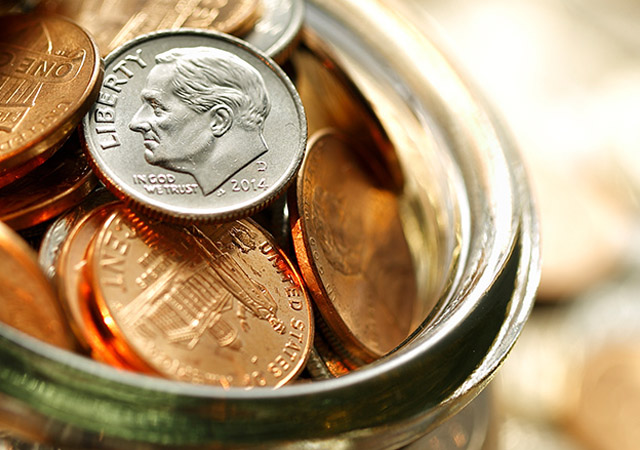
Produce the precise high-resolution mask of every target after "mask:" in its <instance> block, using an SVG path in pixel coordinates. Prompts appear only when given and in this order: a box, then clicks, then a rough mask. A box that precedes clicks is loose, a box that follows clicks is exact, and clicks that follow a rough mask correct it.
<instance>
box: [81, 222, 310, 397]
mask: <svg viewBox="0 0 640 450" xmlns="http://www.w3.org/2000/svg"><path fill="white" fill-rule="evenodd" d="M88 264H89V265H88V268H89V271H88V274H89V280H90V281H89V282H90V284H91V285H92V287H93V292H94V295H95V298H96V302H97V304H98V305H99V308H100V311H101V314H102V316H103V318H104V323H105V324H106V325H107V326H108V327H109V328H110V329H111V330H112V332H113V334H114V336H116V337H118V338H119V339H121V340H123V341H126V342H127V343H128V345H129V346H130V348H132V349H133V350H134V351H135V353H136V354H137V355H138V356H139V357H140V359H142V360H143V361H145V362H146V363H147V365H148V366H150V367H152V368H153V369H154V370H156V371H157V372H159V373H160V374H162V375H164V376H167V377H169V378H174V379H179V380H183V381H190V382H195V383H208V384H214V385H220V386H223V387H225V388H226V387H231V386H240V387H253V386H273V387H277V386H281V385H283V384H284V383H286V382H287V381H289V380H291V379H292V378H294V377H295V376H296V375H297V374H298V373H299V372H300V371H301V370H302V369H303V368H304V364H305V362H306V359H307V354H308V352H309V349H310V346H311V338H312V335H313V319H312V313H311V309H310V304H309V302H308V299H307V297H306V294H305V290H304V288H303V286H302V284H301V281H300V279H299V277H298V275H297V274H296V272H295V271H294V269H293V267H292V266H291V264H290V263H289V261H288V260H287V258H286V257H285V256H284V255H283V254H282V253H281V252H280V251H279V250H278V249H277V247H276V245H275V243H274V242H273V240H272V238H271V237H270V236H268V235H267V233H266V232H265V231H264V230H262V229H261V228H259V227H258V226H257V225H256V224H255V223H254V222H253V221H250V220H240V221H234V222H229V223H224V224H220V225H209V226H202V227H201V228H196V227H195V226H188V227H183V228H181V227H173V226H170V225H167V224H164V223H161V222H154V221H151V220H146V219H142V218H140V217H139V216H134V215H133V214H131V213H128V214H126V213H123V212H115V213H113V214H112V215H111V217H110V218H109V219H108V220H107V222H106V223H105V225H104V226H103V228H102V230H101V231H100V233H99V234H98V236H97V237H96V239H95V241H94V242H93V244H92V247H91V249H90V252H89V256H88Z"/></svg>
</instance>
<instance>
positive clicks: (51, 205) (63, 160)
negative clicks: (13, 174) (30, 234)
mask: <svg viewBox="0 0 640 450" xmlns="http://www.w3.org/2000/svg"><path fill="white" fill-rule="evenodd" d="M96 183H97V179H96V177H95V176H94V175H93V173H92V172H91V169H90V168H89V164H88V163H87V159H86V157H85V155H84V153H83V152H82V149H81V147H80V143H79V142H78V139H77V138H71V139H70V140H69V141H67V142H66V143H65V144H64V145H63V147H62V148H61V149H60V150H59V151H58V152H57V153H56V154H55V155H54V156H53V157H51V158H50V159H49V160H48V161H46V162H45V163H44V164H42V165H41V166H39V167H37V168H36V169H34V170H33V171H31V172H29V173H28V174H27V175H25V176H24V177H22V178H20V179H19V180H17V181H15V182H13V183H11V184H9V185H8V186H4V187H3V188H1V189H0V220H2V221H3V222H5V223H6V224H7V225H9V226H11V227H12V228H13V229H14V230H21V229H23V228H28V227H32V226H34V225H37V224H39V223H42V222H44V221H46V220H49V219H51V218H52V217H55V216H56V215H58V214H60V213H61V212H62V211H64V210H66V209H69V208H71V207H72V206H74V205H76V204H78V203H80V202H81V201H82V199H84V198H85V196H86V195H87V194H89V192H91V190H92V189H93V188H94V186H95V185H96Z"/></svg>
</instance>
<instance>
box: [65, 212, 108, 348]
mask: <svg viewBox="0 0 640 450" xmlns="http://www.w3.org/2000/svg"><path fill="white" fill-rule="evenodd" d="M115 208H116V206H115V203H110V204H105V205H102V206H99V207H97V208H95V209H94V210H92V211H89V212H88V213H86V214H85V215H84V216H82V217H80V218H79V219H78V220H77V221H76V222H75V224H74V226H73V227H72V228H71V230H70V231H69V233H68V235H67V237H66V239H65V241H64V242H63V243H62V245H61V246H60V250H59V253H58V258H57V260H56V265H55V273H56V281H57V282H56V285H57V290H58V297H59V298H60V301H61V302H62V305H63V309H64V310H65V313H66V314H67V317H68V319H69V323H70V325H71V328H72V330H73V331H74V332H75V334H76V337H77V338H78V340H79V341H80V343H82V344H83V345H84V346H85V347H86V348H93V349H95V348H96V347H101V346H102V340H101V339H98V337H97V336H98V333H97V332H95V330H94V328H95V327H94V326H91V325H92V324H91V322H92V319H91V317H90V313H89V310H88V307H87V304H86V302H87V298H86V296H83V295H82V289H81V288H79V286H80V283H81V282H82V274H83V270H84V266H85V265H86V260H85V255H86V253H87V249H88V248H89V244H90V243H91V241H92V240H93V238H94V237H95V235H96V234H97V233H98V231H99V230H100V229H101V227H102V225H103V223H104V222H105V220H106V219H107V217H108V216H109V215H110V214H111V213H112V212H113V210H114V209H115ZM96 342H97V345H96Z"/></svg>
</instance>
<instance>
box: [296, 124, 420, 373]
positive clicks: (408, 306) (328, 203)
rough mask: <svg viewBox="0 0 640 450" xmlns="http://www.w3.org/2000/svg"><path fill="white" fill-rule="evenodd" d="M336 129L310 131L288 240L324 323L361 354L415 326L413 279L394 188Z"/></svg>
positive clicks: (365, 357) (387, 345) (381, 348)
mask: <svg viewBox="0 0 640 450" xmlns="http://www.w3.org/2000/svg"><path fill="white" fill-rule="evenodd" d="M354 145H355V144H354V143H350V142H349V141H348V140H347V139H346V138H345V137H343V136H341V135H339V134H338V133H336V132H334V131H331V130H329V131H324V132H320V133H318V134H316V135H314V136H313V137H312V138H311V141H310V145H309V150H308V152H307V156H306V157H305V161H304V162H303V165H302V168H301V171H300V175H299V177H298V184H297V190H296V194H297V204H294V205H292V209H293V208H295V209H296V210H297V214H298V216H297V218H294V222H293V230H292V235H293V240H294V248H295V253H296V256H297V258H298V262H299V265H300V270H301V273H302V275H303V277H304V280H305V282H306V283H307V286H308V287H309V290H310V292H311V295H312V297H313V300H314V303H315V305H316V306H317V307H318V310H319V312H320V314H321V315H322V318H323V319H324V323H325V324H326V325H327V327H328V328H329V330H330V332H332V333H334V334H335V336H336V338H337V339H338V340H339V341H340V343H341V344H342V345H343V346H344V347H345V349H346V350H347V351H349V352H351V353H352V354H353V355H355V356H356V357H357V358H359V359H361V360H362V361H364V362H368V361H371V360H373V359H375V358H377V357H379V356H382V355H384V354H386V353H387V352H389V351H391V350H392V349H393V348H394V347H396V346H397V345H399V344H400V343H401V342H402V340H403V339H404V338H406V337H407V336H408V335H409V333H410V332H411V331H412V330H411V326H412V320H413V313H414V309H415V307H416V302H417V298H416V280H415V273H414V270H413V263H412V258H411V254H410V252H409V249H408V246H407V243H406V240H405V236H404V233H403V230H402V224H401V221H400V216H399V213H398V204H397V198H396V195H395V194H394V193H393V192H391V191H389V190H388V189H384V188H382V187H381V184H382V183H379V182H376V180H375V178H374V177H372V174H371V173H370V172H369V171H367V169H366V166H365V165H363V164H362V162H361V161H360V160H359V159H358V156H357V152H355V151H354V149H353V146H354Z"/></svg>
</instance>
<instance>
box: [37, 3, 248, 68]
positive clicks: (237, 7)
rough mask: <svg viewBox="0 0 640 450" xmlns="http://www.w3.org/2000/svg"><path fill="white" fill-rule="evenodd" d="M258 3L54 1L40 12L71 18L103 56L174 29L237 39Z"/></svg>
mask: <svg viewBox="0 0 640 450" xmlns="http://www.w3.org/2000/svg"><path fill="white" fill-rule="evenodd" d="M259 6H260V1H259V0H233V1H219V0H218V1H216V0H155V1H153V0H110V1H106V0H88V1H87V0H84V1H78V0H75V1H74V0H72V1H69V0H58V1H48V2H44V3H43V4H42V5H41V7H40V10H41V11H47V12H56V13H58V14H63V15H65V16H68V17H71V18H72V19H73V20H75V21H77V22H78V23H80V24H81V25H82V26H84V27H85V28H87V30H89V32H91V33H92V34H93V36H94V37H95V39H96V41H97V42H98V46H99V47H100V51H101V53H102V54H103V55H107V54H109V53H110V52H111V51H112V50H114V49H115V48H117V47H119V46H120V45H122V44H124V43H125V42H127V41H129V40H131V39H134V38H136V37H138V36H140V35H143V34H147V33H150V32H153V31H157V30H164V29H178V28H204V29H214V30H217V31H221V32H224V33H232V34H236V35H238V36H241V35H243V34H245V33H246V32H248V31H249V30H250V29H251V28H252V27H253V25H254V23H255V22H256V20H257V19H258V18H259V16H260V8H259Z"/></svg>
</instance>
